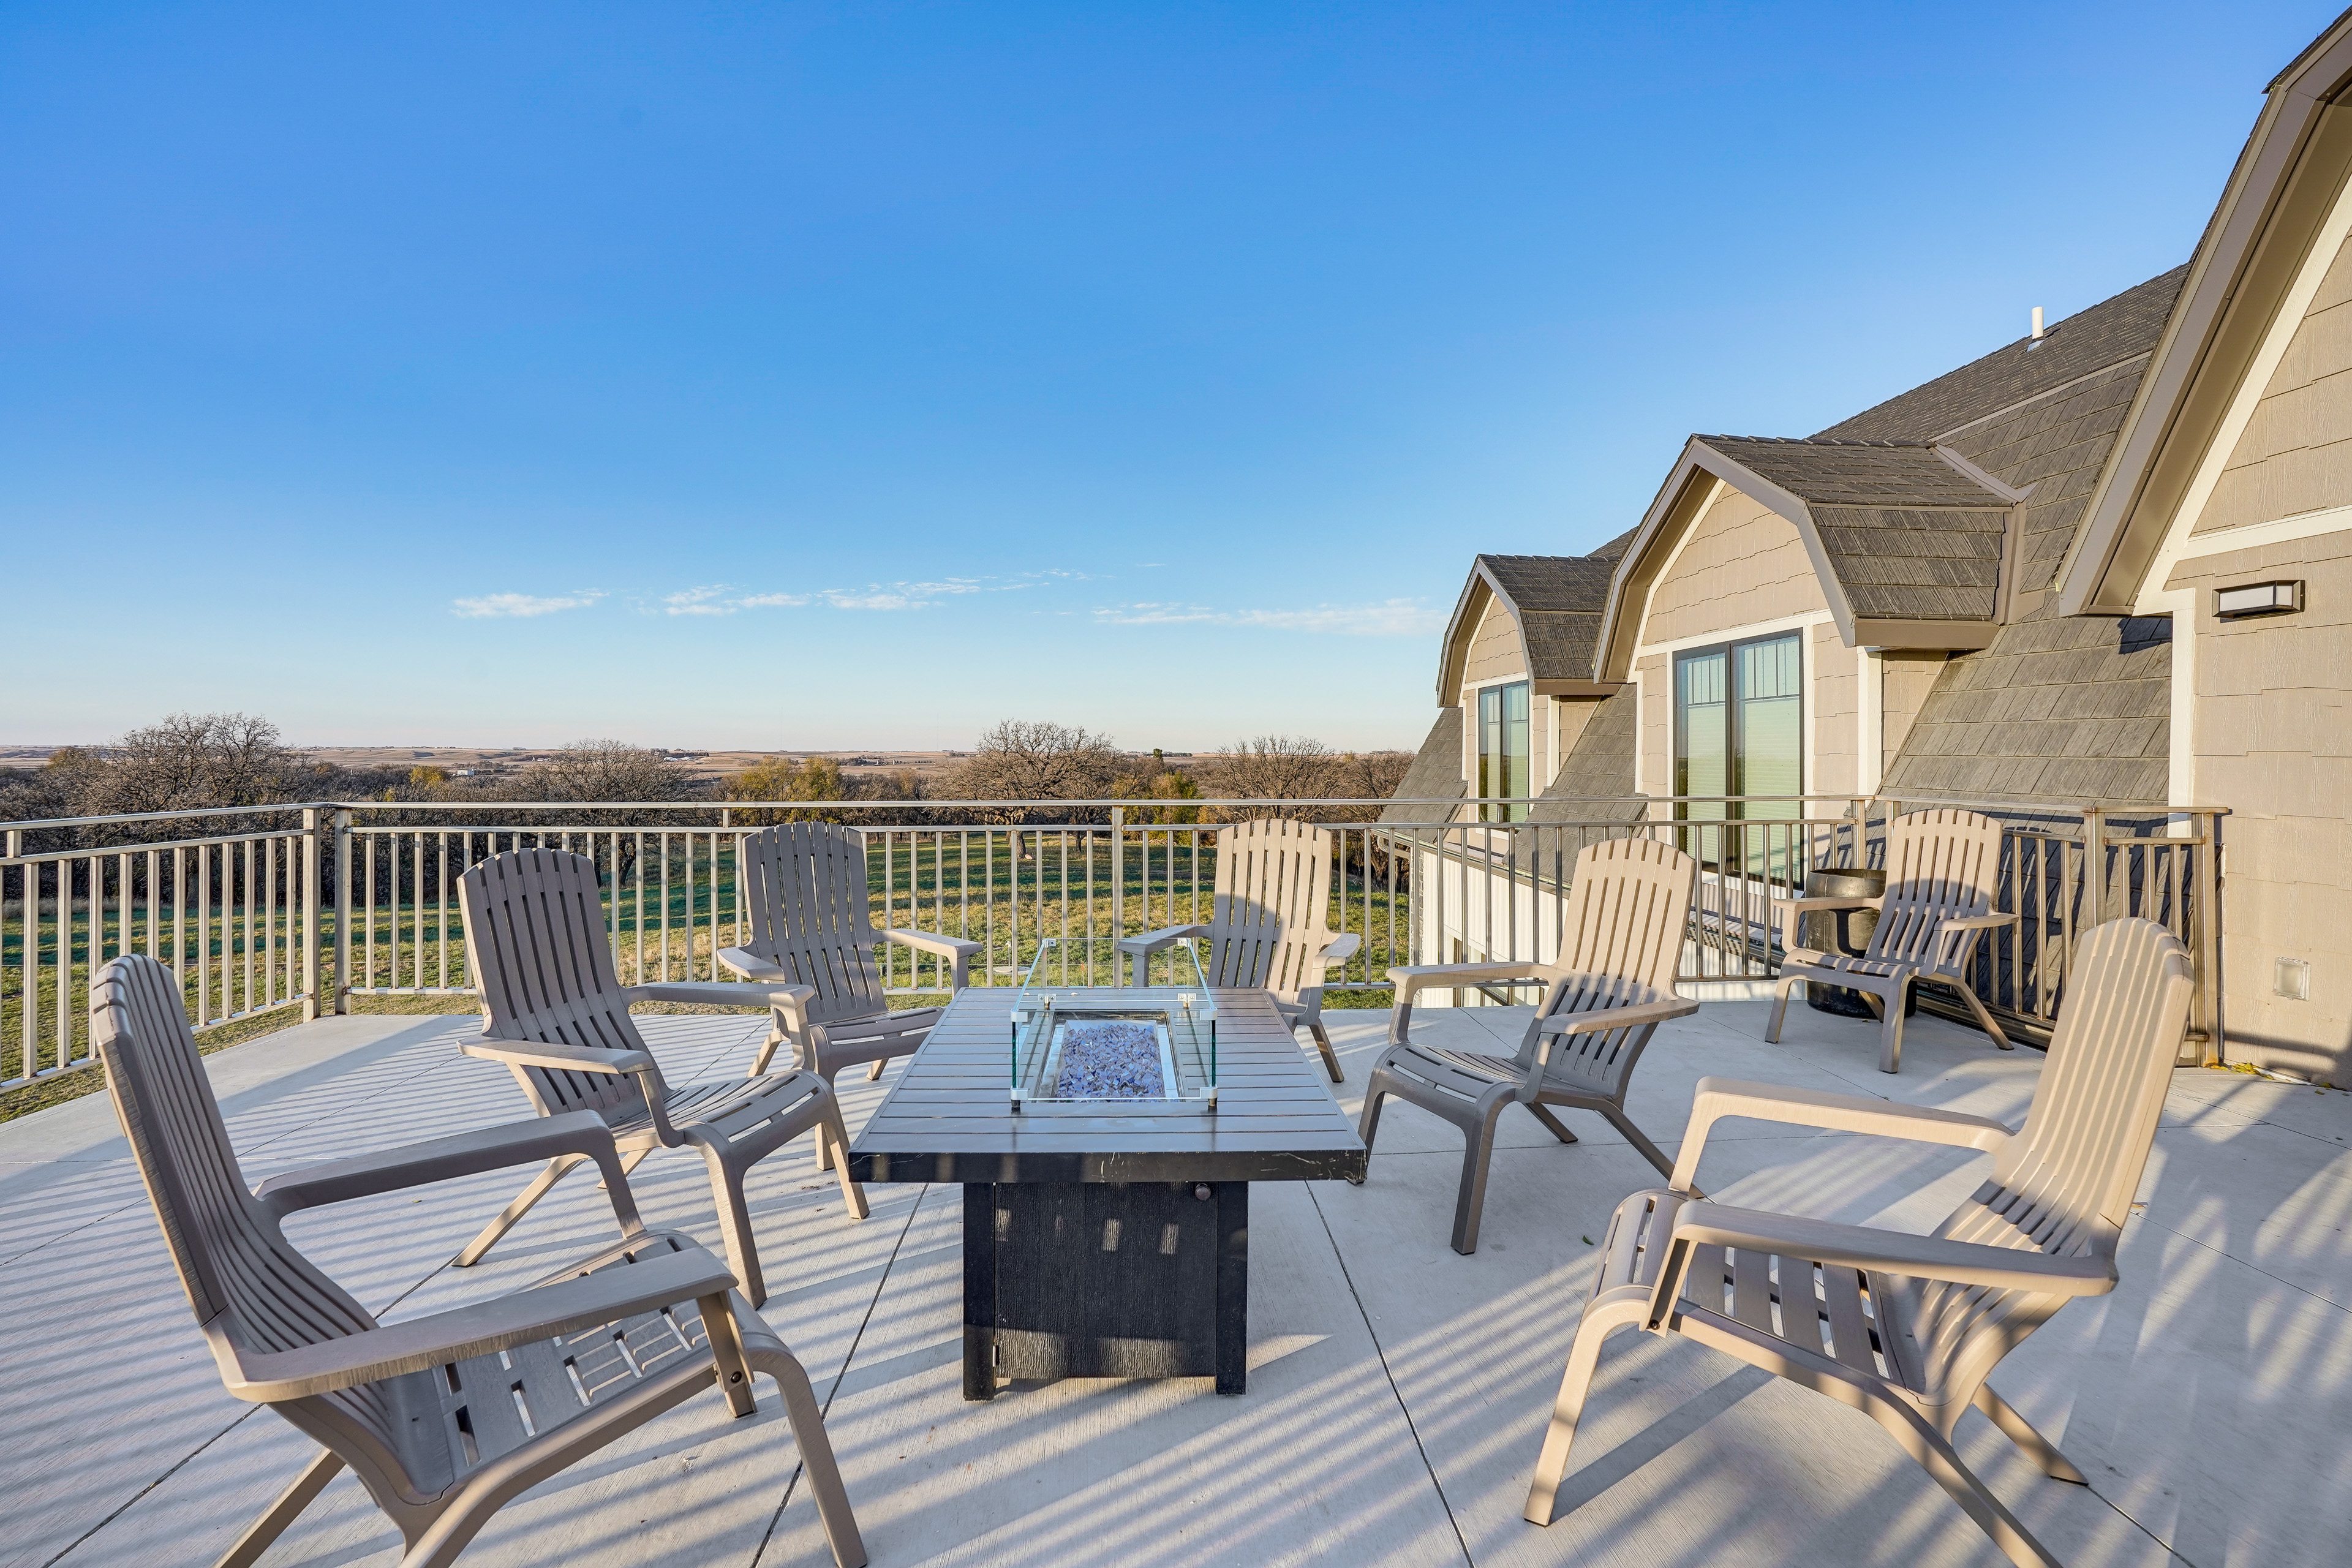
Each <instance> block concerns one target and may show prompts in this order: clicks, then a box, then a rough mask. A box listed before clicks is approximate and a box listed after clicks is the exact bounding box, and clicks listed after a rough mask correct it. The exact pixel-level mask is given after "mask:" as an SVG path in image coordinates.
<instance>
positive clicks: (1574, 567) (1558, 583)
mask: <svg viewBox="0 0 2352 1568" xmlns="http://www.w3.org/2000/svg"><path fill="white" fill-rule="evenodd" d="M1614 542H1615V541H1612V543H1614ZM1602 548H1603V549H1606V548H1608V546H1606V545H1604V546H1602ZM1622 550H1623V547H1622V545H1620V546H1619V551H1620V553H1622ZM1478 564H1479V565H1481V566H1483V567H1485V568H1486V573H1487V574H1488V575H1489V576H1491V577H1492V578H1493V579H1494V581H1495V584H1496V587H1498V588H1500V589H1501V590H1502V593H1503V596H1504V597H1505V598H1507V599H1508V600H1509V601H1510V602H1511V606H1512V608H1514V609H1515V610H1517V612H1518V616H1519V629H1520V630H1521V631H1522V632H1523V633H1524V634H1525V636H1526V640H1527V651H1528V674H1529V675H1531V676H1533V677H1534V678H1535V679H1538V680H1590V679H1592V648H1593V644H1594V642H1595V641H1596V640H1597V639H1598V638H1599V637H1600V634H1601V610H1602V609H1603V607H1605V606H1606V605H1607V604H1608V602H1609V579H1610V576H1611V574H1612V573H1614V572H1615V571H1616V569H1617V563H1616V558H1615V557H1614V556H1608V557H1604V556H1601V555H1597V554H1596V555H1481V556H1479V557H1478Z"/></svg>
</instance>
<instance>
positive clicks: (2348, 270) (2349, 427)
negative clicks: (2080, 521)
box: [2191, 237, 2352, 534]
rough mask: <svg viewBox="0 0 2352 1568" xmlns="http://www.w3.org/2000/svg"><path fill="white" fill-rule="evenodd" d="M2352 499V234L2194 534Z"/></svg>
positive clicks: (2225, 467) (2307, 311)
mask: <svg viewBox="0 0 2352 1568" xmlns="http://www.w3.org/2000/svg"><path fill="white" fill-rule="evenodd" d="M2347 503H2352V237H2347V239H2345V241H2344V242H2343V244H2342V245H2341V246H2340V247H2338V249H2337V251H2336V257H2335V260H2334V262H2333V263H2332V264H2331V265H2330V266H2329V267H2328V268H2327V273H2326V277H2325V278H2324V279H2322V281H2321V283H2320V286H2319V291H2318V293H2317V294H2315V296H2314V297H2313V299H2312V301H2311V304H2310V305H2309V306H2308V307H2307V308H2306V309H2305V312H2304V315H2303V318H2302V320H2301V321H2299V322H2297V323H2296V325H2295V328H2294V336H2293V337H2292V338H2291V339H2289V340H2288V342H2287V347H2286V353H2285V354H2284V357H2283V358H2281V360H2280V361H2279V363H2278V368H2277V369H2276V370H2274V371H2273V372H2272V373H2271V378H2270V381H2269V383H2268V384H2266V385H2265V386H2264V387H2263V395H2262V401H2261V402H2259V403H2258V404H2256V405H2255V406H2254V412H2253V416H2252V419H2250V420H2249V421H2248V422H2247V425H2246V428H2245V431H2244V433H2243V434H2242V435H2241V436H2240V437H2238V440H2237V443H2236V446H2235V447H2234V448H2233V449H2232V450H2231V454H2230V458H2229V461H2228V462H2227V463H2226V464H2224V465H2223V467H2222V470H2221V478H2220V479H2218V480H2217V481H2216V482H2215V484H2214V486H2213V493H2212V496H2211V499H2210V500H2208V501H2207V502H2206V504H2205V507H2204V509H2203V510H2202V511H2201V512H2200V514H2199V515H2198V518H2197V520H2196V522H2195V524H2194V525H2193V527H2192V529H2191V531H2192V533H2200V534H2201V533H2211V532H2215V531H2220V530H2222V529H2227V528H2237V527H2242V526H2243V525H2245V524H2247V523H2260V522H2269V521H2273V520H2274V519H2278V518H2284V517H2293V516H2294V515H2295V514H2296V513H2298V512H2305V511H2315V510H2319V509H2320V508H2322V507H2332V506H2343V505H2346V504H2347Z"/></svg>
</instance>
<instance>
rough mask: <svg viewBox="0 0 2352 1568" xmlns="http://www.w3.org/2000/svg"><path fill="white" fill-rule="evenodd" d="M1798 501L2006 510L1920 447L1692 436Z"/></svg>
mask: <svg viewBox="0 0 2352 1568" xmlns="http://www.w3.org/2000/svg"><path fill="white" fill-rule="evenodd" d="M1692 439H1694V440H1696V441H1699V442H1702V443H1704V444H1705V445H1706V446H1707V447H1712V448H1713V449H1714V450H1716V451H1717V452H1720V453H1722V454H1723V455H1724V456H1725V457H1727V458H1730V459H1731V460H1732V461H1733V462H1735V463H1738V465H1740V467H1742V468H1748V469H1749V470H1750V471H1752V472H1754V473H1756V474H1758V475H1759V476H1761V477H1762V478H1764V479H1769V480H1771V481H1772V482H1773V483H1774V484H1776V485H1779V486H1780V488H1781V489H1784V490H1787V491H1788V492H1789V493H1790V494H1791V495H1793V496H1796V497H1797V498H1798V499H1799V500H1805V501H1810V502H1814V503H1817V504H1820V505H1823V506H1912V507H1988V506H1990V507H2006V506H2007V505H2008V504H2009V500H2008V498H2007V497H2005V496H1999V495H1995V494H1994V493H1993V492H1992V491H1990V490H1989V489H1985V488H1984V487H1983V486H1982V485H1980V484H1979V483H1977V482H1976V481H1975V480H1974V479H1970V478H1969V477H1968V476H1967V475H1966V474H1964V473H1962V472H1960V470H1959V469H1958V468H1954V467H1952V465H1951V464H1949V463H1948V462H1946V461H1944V459H1943V458H1939V457H1937V455H1936V449H1935V447H1931V446H1929V445H1927V443H1925V442H1903V443H1897V442H1893V441H1824V440H1821V439H1819V438H1816V439H1813V440H1809V441H1790V440H1781V439H1779V438H1776V437H1759V436H1697V437H1692Z"/></svg>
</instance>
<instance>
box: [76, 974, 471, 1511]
mask: <svg viewBox="0 0 2352 1568" xmlns="http://www.w3.org/2000/svg"><path fill="white" fill-rule="evenodd" d="M90 1036H91V1038H92V1040H93V1041H94V1042H95V1044H96V1045H97V1047H98V1054H99V1058H100V1060H101V1061H102V1062H103V1063H104V1064H105V1067H106V1085H107V1089H108V1091H109V1092H110V1094H111V1096H112V1098H113V1100H114V1110H115V1114H116V1115H117V1116H119V1117H120V1118H121V1121H122V1131H123V1135H124V1136H125V1137H126V1138H128V1139H129V1140H130V1142H131V1153H132V1155H133V1157H134V1158H136V1159H137V1161H138V1162H139V1175H140V1179H141V1181H142V1182H143V1183H145V1184H146V1187H147V1196H148V1198H149V1199H150V1201H152V1203H153V1204H154V1205H155V1217H156V1220H157V1221H158V1223H160V1224H161V1225H162V1226H163V1240H164V1242H165V1243H166V1244H167V1245H168V1246H169V1247H170V1248H171V1252H172V1262H173V1267H174V1268H176V1269H177V1270H178V1271H179V1276H180V1286H181V1288H182V1289H184V1291H186V1293H187V1298H188V1306H189V1308H190V1310H193V1311H194V1313H195V1315H196V1321H197V1322H199V1323H201V1324H203V1325H205V1328H206V1330H207V1331H214V1332H225V1333H226V1334H227V1335H228V1336H229V1337H230V1338H231V1339H232V1340H233V1341H234V1342H236V1343H237V1344H238V1345H240V1346H243V1347H245V1348H247V1349H248V1350H255V1351H260V1352H283V1351H291V1350H299V1349H300V1348H302V1347H303V1346H305V1345H314V1344H320V1343H323V1342H327V1341H330V1340H335V1339H340V1338H341V1337H343V1336H344V1335H347V1334H354V1333H359V1332H362V1331H365V1330H368V1329H372V1328H374V1327H375V1326H376V1322H375V1320H374V1319H373V1317H371V1316H370V1315H369V1314H368V1312H367V1310H366V1309H365V1308H363V1307H362V1306H361V1305H360V1304H359V1303H358V1302H357V1301H354V1300H352V1298H351V1297H350V1296H349V1295H347V1294H345V1293H344V1291H343V1290H342V1289H341V1287H339V1286H338V1285H336V1284H335V1282H334V1281H333V1280H331V1279H328V1278H327V1277H326V1276H325V1275H324V1274H322V1273H320V1271H319V1270H318V1269H317V1268H313V1267H311V1265H310V1259H308V1258H304V1257H303V1256H302V1255H301V1254H300V1253H299V1252H297V1251H296V1250H295V1249H294V1247H293V1246H292V1245H291V1244H290V1243H289V1242H288V1241H287V1239H286V1237H285V1236H284V1235H283V1234H282V1233H281V1232H280V1231H279V1230H278V1225H277V1223H276V1222H275V1221H274V1220H273V1219H272V1218H271V1217H270V1216H269V1215H268V1214H267V1213H265V1212H264V1211H263V1210H262V1209H261V1207H260V1205H258V1204H257V1203H256V1202H255V1200H254V1197H253V1194H252V1193H251V1192H250V1190H249V1189H247V1186H246V1182H245V1174H244V1173H243V1172H242V1171H241V1170H240V1169H239V1168H238V1166H237V1161H236V1151H235V1150H234V1149H233V1148H232V1147H231V1146H230V1143H229V1140H228V1128H227V1126H226V1124H225V1123H224V1122H223V1121H222V1120H221V1113H220V1103H219V1101H218V1100H215V1099H214V1097H213V1088H212V1080H211V1079H208V1078H206V1077H205V1067H204V1060H203V1058H201V1057H200V1056H198V1055H197V1052H196V1038H195V1036H194V1033H193V1032H191V1031H190V1029H189V1027H188V1017H187V1013H186V1011H185V1009H184V1007H183V1005H182V1004H181V1000H180V983H179V979H178V977H177V976H176V975H175V974H174V973H173V972H172V971H171V970H170V969H169V968H167V967H166V966H164V965H163V964H162V963H157V962H156V961H155V960H154V959H152V958H149V957H146V956H145V955H144V954H139V953H132V954H128V955H126V956H124V957H121V958H118V959H115V960H113V961H112V962H111V963H108V964H107V965H106V967H105V968H103V969H101V970H100V971H99V973H98V978H97V980H96V981H94V982H93V983H92V984H91V986H90ZM398 1403H399V1400H398V1392H397V1385H396V1384H365V1385H362V1386H361V1387H357V1388H352V1389H345V1390H341V1391H339V1392H336V1393H332V1394H317V1395H312V1396H310V1397H308V1398H304V1399H299V1400H295V1401H292V1402H290V1403H289V1404H286V1405H279V1406H278V1409H279V1410H280V1411H281V1412H282V1413H283V1414H284V1415H286V1416H287V1418H288V1419H289V1420H290V1421H292V1422H293V1423H294V1424H295V1425H296V1426H300V1427H302V1428H303V1429H304V1430H305V1431H308V1432H310V1434H311V1435H312V1436H317V1437H318V1438H319V1439H320V1441H321V1442H324V1443H328V1444H329V1445H330V1446H331V1447H334V1448H335V1449H337V1450H338V1451H339V1452H341V1453H343V1454H344V1455H345V1457H346V1458H347V1459H348V1460H349V1462H351V1463H352V1465H353V1466H354V1467H355V1468H359V1469H360V1471H361V1473H362V1476H363V1477H366V1478H367V1479H368V1480H369V1484H370V1486H371V1488H372V1489H374V1488H376V1487H377V1486H378V1485H379V1483H382V1482H385V1481H387V1480H389V1481H391V1482H392V1483H394V1485H396V1486H397V1487H398V1488H400V1489H403V1490H404V1492H405V1493H406V1495H407V1496H408V1497H410V1498H411V1499H412V1500H415V1499H417V1498H418V1497H420V1496H430V1495H431V1494H432V1493H433V1492H434V1491H436V1490H437V1489H439V1488H441V1487H443V1486H446V1485H447V1482H448V1478H447V1477H446V1476H443V1475H439V1474H438V1472H437V1471H436V1468H435V1464H434V1457H435V1454H436V1452H439V1453H440V1454H441V1455H442V1458H441V1459H440V1468H441V1469H446V1468H447V1459H446V1448H444V1447H442V1445H441V1435H440V1432H439V1431H438V1429H437V1428H436V1430H434V1431H433V1432H432V1433H431V1434H430V1441H429V1443H427V1442H419V1441H416V1440H415V1439H414V1438H413V1436H412V1435H411V1434H410V1433H409V1431H408V1427H409V1426H410V1425H411V1423H410V1422H409V1419H408V1416H409V1412H408V1411H406V1410H404V1409H402V1408H398V1407H397V1405H398ZM371 1468H373V1472H374V1473H373V1475H371V1474H370V1473H369V1472H370V1470H371ZM379 1495H382V1494H381V1492H380V1491H379Z"/></svg>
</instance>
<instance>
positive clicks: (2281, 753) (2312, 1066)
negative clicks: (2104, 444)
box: [2141, 207, 2352, 1083]
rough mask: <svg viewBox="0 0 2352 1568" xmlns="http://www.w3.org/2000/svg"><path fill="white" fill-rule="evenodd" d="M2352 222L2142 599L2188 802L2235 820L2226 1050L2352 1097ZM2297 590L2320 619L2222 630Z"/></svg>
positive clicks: (2319, 271)
mask: <svg viewBox="0 0 2352 1568" xmlns="http://www.w3.org/2000/svg"><path fill="white" fill-rule="evenodd" d="M2344 224H2345V209H2344V208H2342V207H2339V209H2338V216H2337V219H2336V225H2335V226H2334V228H2333V230H2332V232H2331V234H2330V236H2329V237H2328V238H2327V239H2326V241H2325V242H2324V243H2323V246H2322V247H2317V248H2315V250H2314V252H2313V255H2312V257H2311V258H2309V259H2308V260H2307V261H2306V263H2305V268H2306V270H2305V275H2304V276H2305V282H2304V283H2303V284H2302V285H2300V289H2309V293H2308V295H2307V300H2306V302H2305V304H2304V305H2303V307H2302V309H2301V311H2300V313H2299V314H2292V315H2289V316H2288V317H2287V318H2286V319H2285V320H2284V321H2282V322H2281V323H2279V324H2278V325H2276V326H2274V327H2273V329H2272V337H2271V340H2270V342H2268V343H2266V344H2265V345H2264V347H2263V353H2262V354H2260V355H2258V356H2257V358H2256V361H2255V366H2256V368H2255V370H2254V372H2253V374H2255V375H2257V376H2261V375H2263V368H2264V367H2265V366H2267V367H2268V374H2267V376H2266V377H2264V378H2263V379H2262V380H2261V381H2260V383H2259V384H2260V386H2261V389H2262V390H2261V392H2260V394H2259V396H2258V397H2257V398H2255V399H2254V400H2253V401H2252V405H2251V408H2248V407H2247V406H2246V405H2244V404H2243V403H2241V405H2239V407H2238V409H2237V410H2236V411H2234V412H2233V413H2232V415H2231V420H2230V422H2229V423H2227V424H2225V425H2224V426H2223V428H2222V430H2221V433H2220V435H2219V437H2218V439H2217V440H2216V442H2215V447H2214V449H2215V451H2216V452H2221V451H2224V450H2226V452H2227V454H2228V455H2227V457H2226V458H2223V459H2222V460H2221V464H2220V468H2219V471H2218V473H2217V474H2212V475H2211V477H2210V489H2202V491H2201V500H2200V488H2199V487H2192V488H2191V489H2190V492H2189V500H2188V502H2187V503H2186V506H2185V507H2184V510H2183V511H2182V513H2181V514H2180V515H2179V516H2177V517H2176V518H2175V519H2174V520H2173V523H2172V528H2171V530H2170V534H2171V537H2170V539H2169V541H2168V543H2167V545H2166V547H2165V553H2164V555H2163V556H2162V557H2160V558H2159V559H2160V562H2161V563H2163V564H2161V565H2160V566H2159V569H2158V574H2157V575H2155V576H2152V577H2151V578H2150V579H2149V580H2148V581H2147V584H2145V585H2144V587H2143V589H2142V595H2141V605H2142V608H2144V609H2147V610H2151V611H2154V610H2168V611H2169V612H2170V613H2171V616H2172V619H2173V625H2174V638H2175V647H2174V658H2175V660H2176V667H2177V668H2178V669H2179V673H2178V674H2177V675H2176V677H2175V680H2174V685H2173V729H2174V735H2173V742H2172V753H2171V764H2170V772H2171V798H2172V800H2173V801H2174V802H2176V803H2178V804H2183V805H2218V806H2227V807H2228V808H2229V809H2230V816H2228V817H2226V818H2225V819H2224V820H2223V823H2222V842H2223V845H2224V850H2223V856H2222V876H2223V879H2224V880H2223V888H2224V890H2223V893H2222V900H2221V904H2222V910H2223V923H2222V952H2221V973H2222V998H2223V1027H2224V1031H2225V1034H2226V1037H2227V1038H2226V1042H2225V1045H2224V1047H2223V1048H2224V1051H2225V1053H2226V1055H2227V1057H2228V1058H2229V1059H2231V1060H2233V1061H2250V1062H2252V1063H2254V1064H2256V1065H2258V1066H2263V1067H2268V1068H2279V1069H2282V1070H2284V1071H2288V1072H2294V1073H2298V1074H2303V1075H2306V1076H2314V1077H2320V1078H2326V1079H2332V1080H2333V1081H2335V1082H2337V1083H2345V1082H2347V1081H2352V821H2347V819H2352V698H2347V688H2352V237H2347V231H2346V228H2345V226H2344ZM2315 274H2316V282H2315V285H2314V284H2313V282H2312V281H2311V279H2313V278H2314V275H2315ZM2294 297H2295V296H2292V295H2291V296H2290V300H2293V299H2294ZM2282 336H2284V343H2282V342H2281V338H2282ZM2273 356H2274V357H2273ZM2245 391H2246V389H2245V388H2243V387H2242V388H2241V389H2240V393H2239V395H2240V397H2241V398H2243V397H2244V396H2245ZM2241 421H2242V425H2241V424H2240V422H2241ZM2208 460H2209V462H2210V460H2211V459H2210V458H2209V459H2208ZM2209 472H2210V470H2209ZM2241 540H2242V541H2243V542H2242V544H2241V543H2237V541H2241ZM2279 578H2299V579H2301V580H2302V581H2303V583H2304V584H2305V589H2304V592H2305V600H2304V602H2305V608H2304V610H2303V611H2302V612H2300V613H2298V614H2293V615H2282V616H2260V617H2255V618H2252V619H2246V620H2239V621H2223V620H2221V619H2218V618H2217V617H2216V616H2214V614H2213V591H2214V590H2215V589H2217V588H2221V587H2226V586H2231V585H2235V584H2248V583H2261V582H2267V581H2271V580H2274V579H2279ZM2282 962H2286V963H2304V964H2308V965H2309V970H2308V975H2309V980H2308V989H2309V995H2308V997H2307V998H2306V999H2297V998H2293V997H2290V996H2286V995H2282V994H2280V991H2281V984H2280V981H2281V978H2282V977H2281V975H2280V973H2279V966H2280V964H2281V963H2282Z"/></svg>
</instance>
